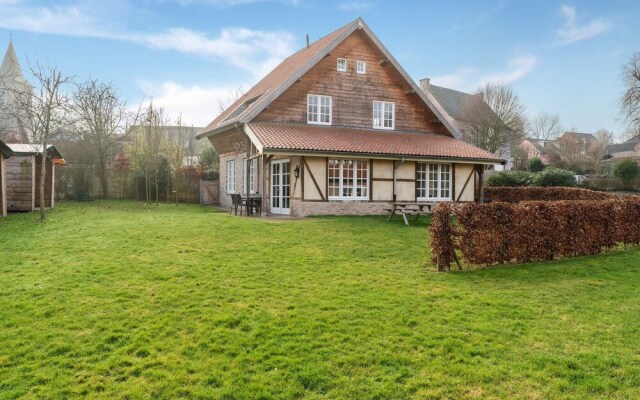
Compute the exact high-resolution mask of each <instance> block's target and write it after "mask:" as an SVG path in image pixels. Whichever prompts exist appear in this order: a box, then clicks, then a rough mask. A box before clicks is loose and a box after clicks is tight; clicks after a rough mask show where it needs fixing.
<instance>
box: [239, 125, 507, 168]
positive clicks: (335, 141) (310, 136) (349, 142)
mask: <svg viewBox="0 0 640 400" xmlns="http://www.w3.org/2000/svg"><path fill="white" fill-rule="evenodd" d="M248 126H249V129H251V131H252V132H253V133H254V134H255V136H256V137H257V139H258V140H259V141H260V143H262V145H263V147H264V151H268V150H272V151H273V150H280V151H287V150H290V151H301V152H326V153H350V154H363V155H365V154H366V155H386V156H406V157H412V156H413V157H433V158H455V159H460V158H464V159H473V160H486V161H489V162H500V161H502V160H501V159H500V158H498V157H497V156H495V155H494V154H491V153H489V152H487V151H484V150H482V149H479V148H477V147H475V146H473V145H472V144H469V143H466V142H463V141H462V140H458V139H455V138H453V137H450V136H445V135H437V134H430V133H418V132H401V131H383V130H373V129H355V128H343V127H332V126H319V125H300V124H286V123H273V122H253V123H249V124H248Z"/></svg>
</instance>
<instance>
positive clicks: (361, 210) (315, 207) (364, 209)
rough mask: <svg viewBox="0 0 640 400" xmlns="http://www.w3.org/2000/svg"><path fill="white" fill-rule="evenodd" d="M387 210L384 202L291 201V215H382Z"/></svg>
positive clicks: (386, 204)
mask: <svg viewBox="0 0 640 400" xmlns="http://www.w3.org/2000/svg"><path fill="white" fill-rule="evenodd" d="M385 208H389V204H388V203H386V202H381V203H377V202H375V203H374V202H369V201H300V200H291V215H292V216H295V217H306V216H309V215H383V214H387V211H385V210H384V209H385Z"/></svg>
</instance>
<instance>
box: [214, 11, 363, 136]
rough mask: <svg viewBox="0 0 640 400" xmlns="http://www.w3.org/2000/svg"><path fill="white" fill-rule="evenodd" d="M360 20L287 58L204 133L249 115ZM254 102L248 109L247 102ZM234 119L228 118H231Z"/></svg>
mask: <svg viewBox="0 0 640 400" xmlns="http://www.w3.org/2000/svg"><path fill="white" fill-rule="evenodd" d="M357 22H358V20H356V21H353V22H351V23H349V24H347V25H345V26H343V27H342V28H339V29H337V30H336V31H334V32H332V33H330V34H328V35H327V36H325V37H323V38H321V39H319V40H317V41H315V42H314V43H313V44H311V45H310V46H309V47H308V48H306V47H305V48H304V49H302V50H299V51H298V52H296V53H294V54H293V55H291V56H289V57H288V58H286V59H285V60H284V61H283V62H282V63H280V64H279V65H278V66H277V67H276V68H274V69H273V70H272V71H271V72H269V73H268V74H267V75H266V76H265V77H264V78H262V80H260V81H259V82H258V83H257V84H256V85H255V86H253V87H252V88H251V89H250V90H249V91H248V92H247V93H245V94H244V95H243V96H241V97H240V98H239V99H238V100H236V101H235V102H234V103H233V104H232V105H231V106H229V107H228V108H227V109H226V110H224V111H223V112H222V113H221V114H220V115H218V116H217V117H216V118H215V119H214V120H213V121H212V122H211V123H210V124H209V125H207V126H206V127H205V128H204V130H203V132H206V131H209V130H211V129H215V128H218V127H220V126H223V125H226V124H230V123H233V122H234V121H237V120H239V119H240V117H241V116H242V115H244V114H247V113H248V112H249V111H250V110H251V109H253V108H254V107H257V106H258V105H259V104H260V97H263V96H264V95H265V94H267V93H269V92H271V91H273V90H274V89H276V88H278V87H279V86H281V85H282V84H284V83H285V82H286V81H287V80H288V79H289V78H291V77H292V76H293V75H294V74H295V73H296V72H298V71H299V70H300V69H301V68H302V67H303V66H304V65H305V64H307V63H308V62H309V61H311V60H312V59H313V58H314V57H315V56H316V55H317V54H319V53H320V52H322V51H323V50H324V49H325V48H326V47H327V46H328V45H329V44H330V43H331V42H332V41H333V40H334V39H336V38H337V37H338V36H340V34H342V33H343V32H345V31H347V30H348V29H349V28H353V27H354V24H357ZM248 101H252V102H251V103H250V104H248V105H247V106H246V107H245V106H244V103H245V102H248ZM239 108H240V109H242V108H244V110H242V111H241V112H239V113H234V111H237V110H238V109H239ZM232 113H233V114H235V115H232V117H233V118H228V117H229V116H231V114H232Z"/></svg>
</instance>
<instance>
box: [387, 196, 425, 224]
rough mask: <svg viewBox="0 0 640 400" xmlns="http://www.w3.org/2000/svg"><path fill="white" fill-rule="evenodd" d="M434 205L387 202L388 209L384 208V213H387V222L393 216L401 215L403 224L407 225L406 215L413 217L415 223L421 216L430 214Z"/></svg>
mask: <svg viewBox="0 0 640 400" xmlns="http://www.w3.org/2000/svg"><path fill="white" fill-rule="evenodd" d="M435 205H436V203H425V202H409V201H392V202H389V206H390V207H389V208H385V211H388V212H389V219H388V220H389V221H391V218H393V216H394V215H395V214H400V215H402V218H403V219H404V224H405V225H407V226H408V225H409V220H408V219H407V215H414V216H415V219H414V221H417V220H418V218H420V216H421V215H428V214H431V210H432V209H433V207H435Z"/></svg>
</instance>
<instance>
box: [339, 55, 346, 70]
mask: <svg viewBox="0 0 640 400" xmlns="http://www.w3.org/2000/svg"><path fill="white" fill-rule="evenodd" d="M338 71H339V72H347V60H346V59H344V58H338Z"/></svg>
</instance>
